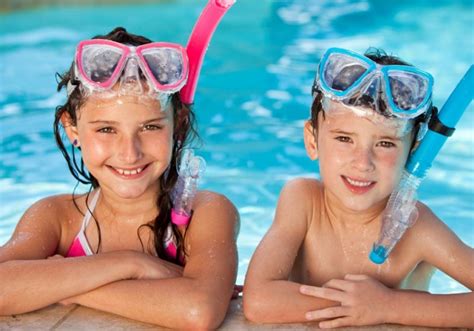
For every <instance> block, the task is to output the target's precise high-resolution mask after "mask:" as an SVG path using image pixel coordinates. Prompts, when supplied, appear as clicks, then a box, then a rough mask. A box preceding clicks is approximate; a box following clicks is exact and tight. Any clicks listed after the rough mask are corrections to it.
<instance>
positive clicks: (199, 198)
mask: <svg viewBox="0 0 474 331" xmlns="http://www.w3.org/2000/svg"><path fill="white" fill-rule="evenodd" d="M193 209H194V210H198V209H199V210H203V209H221V210H222V209H225V210H231V211H233V212H237V208H235V206H234V204H233V203H232V201H230V200H229V199H228V198H227V197H226V196H225V195H223V194H220V193H217V192H213V191H207V190H203V191H198V192H197V193H196V197H195V198H194V201H193Z"/></svg>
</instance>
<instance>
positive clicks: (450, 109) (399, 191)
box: [369, 65, 474, 264]
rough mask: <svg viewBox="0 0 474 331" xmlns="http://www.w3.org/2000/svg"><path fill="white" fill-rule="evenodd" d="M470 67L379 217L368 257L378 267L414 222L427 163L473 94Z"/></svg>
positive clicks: (432, 122) (473, 75) (435, 116)
mask: <svg viewBox="0 0 474 331" xmlns="http://www.w3.org/2000/svg"><path fill="white" fill-rule="evenodd" d="M473 86H474V65H471V67H470V68H469V70H468V71H467V72H466V74H465V75H464V77H463V78H462V79H461V81H460V82H459V83H458V85H457V86H456V88H455V89H454V91H453V92H452V93H451V95H450V96H449V98H448V100H447V101H446V103H445V104H444V106H443V108H441V110H440V112H439V114H436V113H434V114H433V115H432V119H431V120H430V123H429V125H428V129H429V130H428V132H427V133H426V135H425V136H424V138H423V140H422V141H421V143H420V145H419V146H418V148H417V150H416V151H415V152H414V153H413V154H412V155H411V156H410V158H409V160H408V162H407V165H406V167H405V171H404V173H403V175H402V179H401V180H400V183H399V185H398V187H397V188H396V189H395V190H394V191H393V192H392V194H391V196H390V198H389V201H388V203H387V207H386V208H385V211H384V213H383V216H382V229H381V231H380V236H379V239H378V240H377V242H376V243H375V244H374V247H373V248H372V252H371V253H370V255H369V258H370V260H371V261H372V262H374V263H376V264H382V263H384V262H385V260H386V259H387V257H388V255H389V254H390V252H391V251H392V249H393V248H394V247H395V245H396V244H397V242H398V240H400V238H401V237H402V235H403V234H404V233H405V231H406V230H407V229H408V228H409V227H410V226H411V225H412V224H413V223H414V222H415V221H416V218H417V216H418V211H417V209H416V190H417V188H418V186H419V185H420V183H421V181H422V180H423V179H424V178H425V176H426V173H427V171H428V170H429V169H430V168H431V164H432V163H433V160H434V159H435V157H436V155H437V154H438V153H439V151H440V149H441V147H443V145H444V143H445V142H446V139H447V138H448V137H449V136H450V135H451V134H452V133H453V131H454V127H455V126H456V125H457V123H458V122H459V120H460V118H461V116H462V114H464V111H465V110H466V109H467V107H468V106H469V104H470V103H471V101H472V99H473V96H474V91H473Z"/></svg>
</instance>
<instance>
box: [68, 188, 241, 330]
mask: <svg viewBox="0 0 474 331" xmlns="http://www.w3.org/2000/svg"><path fill="white" fill-rule="evenodd" d="M237 226H238V214H237V211H236V210H235V208H234V207H233V206H232V204H231V203H230V202H229V201H228V200H227V199H225V198H223V197H222V196H217V195H215V194H211V193H201V194H200V196H198V200H197V201H196V202H195V209H194V213H193V219H192V221H191V223H190V225H189V227H188V229H187V233H186V238H185V245H186V247H187V250H188V253H189V255H188V256H187V259H186V266H185V267H184V270H183V276H182V277H175V278H167V279H153V280H125V281H120V282H115V283H112V284H108V285H106V286H103V287H100V288H98V289H96V290H93V291H91V292H88V293H86V294H83V295H80V296H78V297H76V298H72V302H76V303H79V304H81V305H84V306H88V307H91V308H95V309H99V310H102V311H107V312H111V313H114V314H118V315H121V316H125V317H128V318H132V319H136V320H140V321H143V322H147V323H153V324H158V325H162V326H165V327H173V328H178V329H186V328H193V329H201V328H202V329H209V328H217V327H218V326H219V325H220V323H221V322H222V321H223V319H224V317H225V314H226V312H227V308H228V305H229V302H230V298H231V296H232V292H233V286H234V283H235V279H236V272H237V248H236V231H237Z"/></svg>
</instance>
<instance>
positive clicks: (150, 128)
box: [143, 124, 163, 131]
mask: <svg viewBox="0 0 474 331" xmlns="http://www.w3.org/2000/svg"><path fill="white" fill-rule="evenodd" d="M162 128H163V127H162V126H161V125H156V124H147V125H144V126H143V131H155V130H161V129H162Z"/></svg>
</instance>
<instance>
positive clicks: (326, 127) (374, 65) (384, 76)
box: [244, 48, 474, 328]
mask: <svg viewBox="0 0 474 331" xmlns="http://www.w3.org/2000/svg"><path fill="white" fill-rule="evenodd" d="M431 91H432V78H431V75H429V74H428V73H425V72H423V71H421V70H419V69H417V68H415V67H412V66H408V65H406V63H404V62H401V61H400V60H399V59H397V58H394V57H391V56H387V55H386V54H384V53H382V52H370V53H367V54H365V56H363V55H360V54H357V53H354V52H351V51H348V50H343V49H337V48H333V49H329V50H328V51H327V52H326V54H325V55H324V57H323V59H322V60H321V63H320V65H319V70H318V73H317V75H316V78H315V80H314V84H313V98H314V99H313V105H312V107H311V119H310V120H308V121H307V122H306V124H305V127H304V141H305V146H306V151H307V154H308V156H309V157H310V159H311V160H316V159H318V160H319V166H320V173H321V181H317V180H313V179H307V178H301V179H297V180H294V181H292V182H290V183H288V184H287V185H286V186H285V188H284V189H283V190H282V192H281V196H280V199H279V201H278V206H277V210H276V214H275V220H274V223H273V225H272V226H271V228H270V230H269V231H268V233H267V234H266V235H265V237H264V238H263V240H262V242H261V243H260V245H259V246H258V248H257V250H256V252H255V254H254V256H253V257H252V260H251V262H250V266H249V270H248V273H247V277H246V281H245V287H244V289H245V291H244V312H245V316H246V317H247V318H249V319H250V320H253V321H256V322H263V323H288V322H304V321H320V323H319V327H321V328H334V327H341V326H349V325H372V324H383V323H396V324H406V325H425V326H459V327H466V326H470V327H473V326H474V319H473V315H472V309H471V307H472V302H473V301H472V300H473V293H472V292H470V293H460V294H450V295H432V294H430V293H427V292H426V291H427V290H428V285H429V282H430V278H431V276H432V274H433V272H434V270H435V268H438V269H440V270H441V271H443V272H445V273H446V274H448V275H450V276H451V277H453V278H454V279H456V280H457V281H459V282H460V283H462V284H464V285H465V286H466V287H468V288H469V289H471V291H472V289H474V274H473V273H472V270H473V267H474V265H473V261H474V250H473V249H472V248H471V247H469V246H467V245H465V244H464V243H463V242H462V241H461V240H460V239H459V238H458V237H457V236H456V235H455V234H454V233H453V232H452V231H450V229H449V228H448V227H447V226H446V225H444V224H443V222H442V221H441V220H440V219H439V218H438V217H437V216H436V215H435V214H434V213H433V212H432V211H431V210H430V209H429V208H428V207H427V206H425V205H424V204H422V203H420V202H418V203H417V209H418V213H419V215H418V219H417V221H416V223H415V224H414V225H413V227H412V228H410V229H408V231H407V232H406V233H405V235H404V236H403V237H402V239H401V240H400V241H399V243H398V244H397V246H395V249H394V250H393V252H392V253H391V255H389V258H388V259H387V261H386V262H385V263H384V264H383V265H376V264H373V263H371V262H370V261H369V259H368V256H369V252H370V249H371V248H372V244H373V243H374V242H375V241H376V239H377V236H378V235H379V232H380V228H381V219H382V215H383V211H384V209H385V207H386V205H387V201H388V199H389V196H390V194H391V193H392V191H393V190H394V189H395V187H396V186H397V185H398V183H399V181H400V178H401V176H402V172H403V169H404V166H405V163H406V161H407V158H408V156H409V153H410V151H411V149H412V148H413V147H415V146H414V145H415V144H416V142H417V138H418V135H417V132H418V130H419V128H420V127H423V126H424V125H425V124H423V123H426V122H427V121H428V119H429V118H433V119H435V118H436V116H435V115H434V113H435V107H433V106H432V104H431ZM432 123H435V122H434V121H430V125H431V124H432ZM435 124H436V125H437V126H439V125H438V124H439V123H435ZM288 302H291V304H290V305H288Z"/></svg>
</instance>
